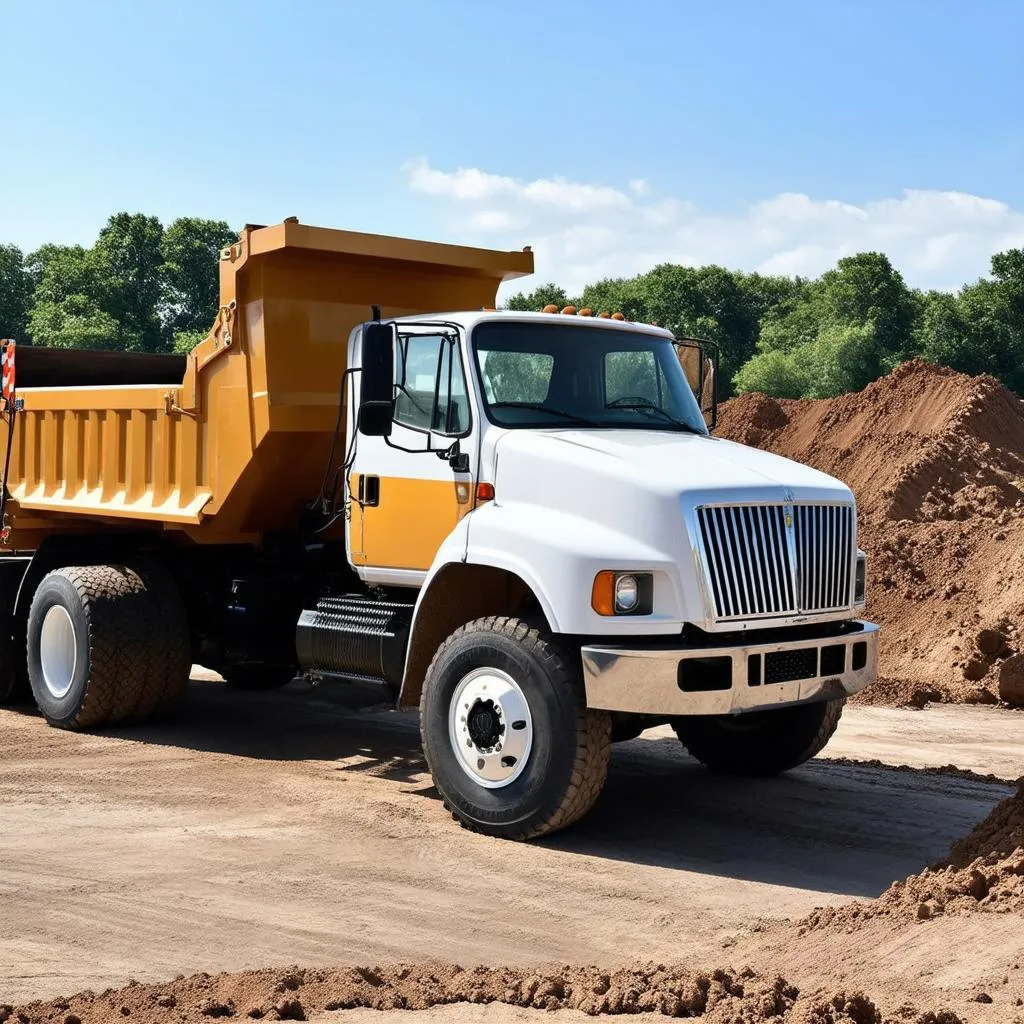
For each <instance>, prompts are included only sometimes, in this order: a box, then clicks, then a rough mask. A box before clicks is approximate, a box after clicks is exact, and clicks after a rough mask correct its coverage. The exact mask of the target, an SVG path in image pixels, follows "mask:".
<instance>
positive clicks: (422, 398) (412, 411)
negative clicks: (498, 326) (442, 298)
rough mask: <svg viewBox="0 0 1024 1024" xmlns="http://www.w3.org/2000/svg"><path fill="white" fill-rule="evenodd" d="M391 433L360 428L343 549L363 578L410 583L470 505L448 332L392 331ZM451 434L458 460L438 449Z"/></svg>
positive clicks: (472, 464) (467, 418) (468, 432)
mask: <svg viewBox="0 0 1024 1024" xmlns="http://www.w3.org/2000/svg"><path fill="white" fill-rule="evenodd" d="M395 389H396V391H395V394H396V402H395V417H394V425H393V428H392V432H391V437H390V438H384V437H366V436H364V435H359V437H358V438H357V441H356V453H355V456H354V460H353V464H352V473H351V476H350V481H349V487H350V492H349V500H350V507H351V510H352V514H351V519H350V522H349V550H350V552H351V560H352V563H353V565H354V566H355V567H357V568H359V569H360V570H362V575H363V576H364V578H366V579H368V580H371V581H373V580H375V579H376V580H380V581H381V582H392V583H402V582H409V583H410V584H413V583H416V582H418V580H419V578H421V576H422V574H423V573H425V572H426V570H427V569H429V568H430V565H431V563H432V562H433V560H434V556H435V555H436V554H437V551H438V548H440V546H441V544H442V543H443V542H444V540H445V538H446V537H447V536H448V535H449V534H450V533H451V532H452V530H453V529H454V528H455V526H456V525H457V524H458V522H459V520H460V519H461V518H462V516H464V515H465V514H466V513H467V512H468V511H469V510H470V508H471V507H472V495H473V480H474V474H475V471H476V465H477V448H478V436H479V428H478V425H477V424H476V423H474V421H473V417H472V411H471V409H472V407H471V403H470V401H469V392H468V389H467V387H466V372H465V367H464V365H463V361H462V354H461V351H460V346H459V341H458V337H457V335H455V334H454V333H453V332H451V333H449V332H447V331H436V330H435V331H433V332H429V331H428V330H427V329H425V328H417V329H416V330H415V331H413V332H411V333H401V332H400V333H399V334H398V336H397V341H396V352H395ZM456 441H458V443H459V449H460V454H461V456H463V458H461V459H460V460H459V463H461V464H457V465H454V466H453V465H452V463H451V461H450V460H449V459H448V458H442V457H440V454H439V453H441V452H444V451H446V450H450V449H451V447H452V446H453V445H454V443H455V442H456Z"/></svg>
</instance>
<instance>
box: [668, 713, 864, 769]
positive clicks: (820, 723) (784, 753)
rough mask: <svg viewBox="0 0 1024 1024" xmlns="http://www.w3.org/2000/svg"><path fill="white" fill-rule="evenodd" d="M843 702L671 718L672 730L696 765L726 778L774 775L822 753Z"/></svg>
mask: <svg viewBox="0 0 1024 1024" xmlns="http://www.w3.org/2000/svg"><path fill="white" fill-rule="evenodd" d="M845 703H846V701H845V699H843V698H840V699H838V700H827V701H819V702H816V703H813V704H797V705H794V706H793V707H787V708H773V709H772V710H770V711H751V712H748V713H747V714H743V715H714V716H710V715H709V716H696V715H695V716H689V717H682V718H676V719H674V720H673V722H672V727H673V729H675V731H676V735H677V736H678V737H679V739H680V740H681V742H682V744H683V746H684V747H686V749H687V750H688V751H689V752H690V753H691V754H692V755H693V756H694V757H695V758H697V760H698V761H700V762H701V764H703V765H705V766H706V767H708V768H710V769H711V770H712V771H714V772H720V773H722V774H727V775H778V774H779V773H781V772H785V771H788V770H789V769H790V768H796V767H797V765H801V764H803V763H804V762H805V761H809V760H810V759H811V758H812V757H814V756H815V754H818V753H820V752H821V751H822V750H824V748H825V745H826V744H827V743H828V741H829V740H830V739H831V738H832V734H833V733H834V732H835V731H836V727H837V726H838V725H839V718H840V716H841V715H842V713H843V705H844V704H845Z"/></svg>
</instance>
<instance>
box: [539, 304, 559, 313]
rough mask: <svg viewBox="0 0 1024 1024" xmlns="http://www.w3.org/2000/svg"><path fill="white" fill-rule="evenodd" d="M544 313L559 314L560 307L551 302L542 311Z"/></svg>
mask: <svg viewBox="0 0 1024 1024" xmlns="http://www.w3.org/2000/svg"><path fill="white" fill-rule="evenodd" d="M541 312H542V313H557V312H558V307H557V306H556V305H555V304H554V303H553V302H549V303H548V304H547V305H546V306H545V307H544V308H543V309H542V310H541Z"/></svg>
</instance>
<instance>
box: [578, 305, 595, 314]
mask: <svg viewBox="0 0 1024 1024" xmlns="http://www.w3.org/2000/svg"><path fill="white" fill-rule="evenodd" d="M593 315H594V311H593V310H592V309H590V308H589V307H588V308H586V309H581V310H580V316H593Z"/></svg>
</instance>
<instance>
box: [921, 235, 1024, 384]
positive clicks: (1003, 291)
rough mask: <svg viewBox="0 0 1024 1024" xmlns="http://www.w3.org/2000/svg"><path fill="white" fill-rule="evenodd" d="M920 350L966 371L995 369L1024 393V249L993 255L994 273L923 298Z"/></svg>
mask: <svg viewBox="0 0 1024 1024" xmlns="http://www.w3.org/2000/svg"><path fill="white" fill-rule="evenodd" d="M923 305H924V312H923V315H922V317H921V323H920V327H919V329H918V333H917V343H918V346H919V350H920V352H921V354H922V355H923V356H924V357H925V358H926V359H929V360H931V361H932V362H936V363H940V364H942V365H944V366H950V367H952V368H953V369H954V370H959V371H961V372H962V373H972V374H973V373H990V374H992V375H993V376H995V377H998V378H999V379H1000V380H1001V381H1002V382H1003V383H1004V384H1006V385H1007V386H1008V387H1010V388H1013V389H1014V390H1015V391H1017V392H1018V393H1021V394H1024V250H1021V249H1011V250H1009V251H1007V252H1003V253H997V254H996V255H995V256H993V257H992V277H991V279H989V280H981V281H977V282H975V283H974V284H970V285H966V286H964V287H963V288H961V289H960V292H959V293H958V294H956V295H950V294H947V293H943V292H931V293H929V294H928V295H927V296H925V297H924V300H923Z"/></svg>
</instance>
